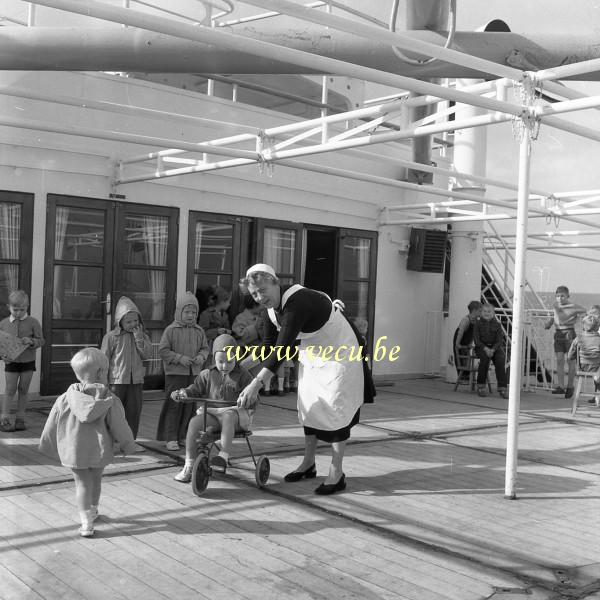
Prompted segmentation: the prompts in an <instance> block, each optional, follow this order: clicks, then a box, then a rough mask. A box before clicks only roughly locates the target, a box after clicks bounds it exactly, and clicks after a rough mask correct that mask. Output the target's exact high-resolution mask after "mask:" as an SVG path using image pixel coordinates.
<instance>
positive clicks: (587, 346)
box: [567, 312, 600, 404]
mask: <svg viewBox="0 0 600 600" xmlns="http://www.w3.org/2000/svg"><path fill="white" fill-rule="evenodd" d="M581 327H582V329H583V331H582V332H581V333H580V334H579V335H578V336H577V337H576V338H575V339H574V340H573V342H572V343H571V347H570V348H569V353H568V355H567V358H568V360H570V361H573V362H574V363H575V365H576V368H579V370H581V371H594V372H595V373H596V374H595V375H594V391H595V392H598V391H600V333H599V332H598V328H599V327H600V319H599V318H598V317H596V316H594V315H593V314H591V313H590V312H588V314H587V315H586V316H585V317H583V319H582V320H581ZM577 361H579V364H578V365H577ZM589 402H590V403H591V404H594V403H595V402H596V400H595V398H592V399H590V400H589Z"/></svg>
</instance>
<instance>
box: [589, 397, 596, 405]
mask: <svg viewBox="0 0 600 600" xmlns="http://www.w3.org/2000/svg"><path fill="white" fill-rule="evenodd" d="M588 404H596V400H595V398H590V399H589V400H588Z"/></svg>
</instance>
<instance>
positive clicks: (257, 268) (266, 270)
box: [246, 263, 277, 279]
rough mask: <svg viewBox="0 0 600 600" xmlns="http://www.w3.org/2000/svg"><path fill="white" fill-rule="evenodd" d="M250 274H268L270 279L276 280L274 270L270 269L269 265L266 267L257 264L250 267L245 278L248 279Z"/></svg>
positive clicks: (262, 264)
mask: <svg viewBox="0 0 600 600" xmlns="http://www.w3.org/2000/svg"><path fill="white" fill-rule="evenodd" d="M252 273H268V274H269V275H271V277H274V278H275V279H277V275H276V274H275V269H273V267H271V266H270V265H266V264H265V263H257V264H255V265H252V266H251V267H250V268H249V269H248V270H247V271H246V277H249V276H250V275H252Z"/></svg>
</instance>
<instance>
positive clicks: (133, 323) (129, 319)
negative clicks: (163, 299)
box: [102, 296, 152, 452]
mask: <svg viewBox="0 0 600 600" xmlns="http://www.w3.org/2000/svg"><path fill="white" fill-rule="evenodd" d="M115 323H116V325H115V328H114V329H113V330H112V331H109V332H108V333H107V334H106V335H105V336H104V339H103V340H102V352H104V354H106V357H107V358H108V364H109V370H108V384H109V386H110V391H111V392H112V393H113V394H115V396H118V398H119V399H120V400H121V402H122V403H123V408H124V409H125V418H126V419H127V423H129V427H131V431H132V433H133V437H134V438H137V434H138V429H139V425H140V417H141V414H142V404H143V395H142V391H143V387H144V375H145V374H146V368H145V367H144V363H143V362H142V361H144V360H147V359H149V358H150V357H151V356H152V342H151V341H150V338H149V337H148V334H147V333H145V332H144V324H143V321H142V315H141V314H140V311H139V310H138V307H137V306H136V305H135V303H134V302H133V301H132V300H130V299H129V298H128V297H127V296H121V297H120V298H119V301H118V302H117V306H116V308H115ZM136 450H137V452H143V451H144V447H143V446H140V445H139V444H137V445H136Z"/></svg>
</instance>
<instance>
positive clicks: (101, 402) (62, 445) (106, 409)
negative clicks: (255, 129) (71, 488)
mask: <svg viewBox="0 0 600 600" xmlns="http://www.w3.org/2000/svg"><path fill="white" fill-rule="evenodd" d="M115 442H116V443H117V444H118V446H119V448H120V450H121V451H122V452H123V453H124V454H131V453H132V452H134V451H135V442H134V440H133V434H132V433H131V429H130V428H129V425H127V421H126V420H125V411H124V409H123V405H122V404H121V401H120V400H119V398H117V397H116V396H115V395H113V394H112V393H111V392H110V391H109V390H108V388H107V387H106V386H105V385H103V384H101V383H74V384H73V385H71V386H70V387H69V389H68V390H67V391H66V392H65V393H64V394H62V395H61V396H59V397H58V398H57V399H56V402H55V403H54V406H53V407H52V410H51V411H50V414H49V415H48V419H47V421H46V425H45V426H44V430H43V431H42V435H41V436H40V450H41V451H42V452H44V453H45V454H51V455H52V454H58V457H59V459H60V462H61V463H62V465H63V466H65V467H70V468H72V469H86V468H90V467H93V468H98V467H105V466H106V465H107V464H109V463H110V462H112V460H113V458H114V450H113V443H115Z"/></svg>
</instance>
